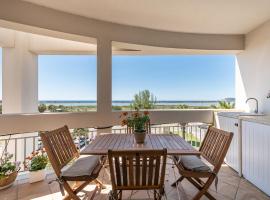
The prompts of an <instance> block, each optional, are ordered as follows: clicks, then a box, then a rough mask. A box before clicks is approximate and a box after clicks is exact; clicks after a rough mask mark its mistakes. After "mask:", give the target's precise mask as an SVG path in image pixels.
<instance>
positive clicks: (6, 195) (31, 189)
mask: <svg viewBox="0 0 270 200" xmlns="http://www.w3.org/2000/svg"><path fill="white" fill-rule="evenodd" d="M176 176H178V173H177V171H176V170H175V169H174V168H172V166H168V169H167V171H166V182H165V190H166V196H167V199H169V200H171V199H172V200H173V199H192V196H194V195H195V194H196V192H197V190H196V189H195V188H194V187H193V186H192V185H191V184H190V183H189V182H188V181H186V180H184V181H183V182H182V184H181V185H179V186H178V188H173V187H171V186H170V184H171V183H172V182H173V181H174V180H175V179H176V178H177V177H176ZM54 178H55V176H54V174H50V175H47V178H46V180H45V181H42V182H38V183H34V184H29V183H27V179H23V180H19V181H17V182H16V183H15V184H14V185H13V186H12V187H10V188H8V189H6V190H3V191H1V192H0V199H1V200H13V199H14V200H15V199H22V200H28V199H34V200H43V199H44V200H45V199H55V200H56V199H61V198H62V196H61V193H60V191H59V186H58V183H56V182H53V183H51V184H48V183H49V181H50V180H53V179H54ZM99 179H100V180H102V181H103V182H104V183H105V184H106V186H107V188H106V189H104V190H101V191H99V192H98V194H97V195H96V197H95V199H108V192H109V191H110V181H109V178H108V175H107V173H106V171H105V170H102V171H101V173H100V177H99ZM93 190H94V185H89V187H87V188H86V193H82V194H81V197H82V199H88V197H89V196H91V191H93ZM210 193H211V194H212V195H213V196H215V197H216V199H220V200H232V199H237V200H270V198H269V197H268V196H266V195H265V194H264V193H263V192H261V191H260V190H258V189H257V188H256V187H254V186H253V185H252V184H251V183H249V182H248V181H246V180H245V179H243V178H240V177H239V176H238V175H237V173H236V172H234V171H233V170H232V169H230V168H229V167H228V166H226V165H224V166H223V167H222V169H221V171H220V173H219V183H218V188H217V192H216V190H215V187H214V186H211V188H210ZM130 194H131V193H130V192H125V193H124V195H123V198H124V199H129V198H130ZM149 195H150V198H152V193H151V192H149V194H147V192H141V191H140V192H136V191H135V192H133V194H132V196H131V199H149ZM179 196H180V198H179ZM202 199H207V198H206V197H203V198H202Z"/></svg>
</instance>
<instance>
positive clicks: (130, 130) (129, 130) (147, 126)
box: [127, 120, 151, 133]
mask: <svg viewBox="0 0 270 200" xmlns="http://www.w3.org/2000/svg"><path fill="white" fill-rule="evenodd" d="M144 128H145V131H146V133H151V123H150V120H149V121H148V122H146V123H145V125H144ZM133 132H134V127H133V126H127V133H133Z"/></svg>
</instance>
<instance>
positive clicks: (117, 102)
mask: <svg viewBox="0 0 270 200" xmlns="http://www.w3.org/2000/svg"><path fill="white" fill-rule="evenodd" d="M218 102H219V101H218V100H213V101H178V100H175V101H174V100H164V101H157V102H156V104H157V105H180V104H182V105H183V104H185V105H188V106H211V105H217V104H218ZM232 102H233V101H232ZM39 103H40V104H46V105H56V106H57V105H63V106H96V105H97V102H96V101H93V100H54V101H53V100H44V101H39ZM131 103H132V101H129V100H114V101H112V105H113V106H129V105H130V104H131Z"/></svg>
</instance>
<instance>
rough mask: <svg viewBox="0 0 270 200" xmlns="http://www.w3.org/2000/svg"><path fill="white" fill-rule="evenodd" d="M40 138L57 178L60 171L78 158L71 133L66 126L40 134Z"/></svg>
mask: <svg viewBox="0 0 270 200" xmlns="http://www.w3.org/2000/svg"><path fill="white" fill-rule="evenodd" d="M40 136H41V140H42V143H43V145H44V148H45V150H46V152H47V154H48V157H49V160H50V162H51V164H52V167H53V169H54V171H55V173H56V175H57V176H58V177H59V176H60V175H61V169H62V168H63V167H64V166H65V165H67V164H68V163H69V162H70V161H71V160H73V159H74V158H76V157H78V156H79V152H78V150H77V148H76V145H75V144H74V141H73V139H72V136H71V133H70V131H69V129H68V127H67V126H63V127H61V128H58V129H56V130H52V131H46V132H40Z"/></svg>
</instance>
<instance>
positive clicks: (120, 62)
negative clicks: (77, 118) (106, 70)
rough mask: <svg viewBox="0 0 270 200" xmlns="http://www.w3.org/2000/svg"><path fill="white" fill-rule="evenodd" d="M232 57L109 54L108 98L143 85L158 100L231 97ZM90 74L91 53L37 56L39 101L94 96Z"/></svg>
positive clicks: (131, 92) (128, 94)
mask: <svg viewBox="0 0 270 200" xmlns="http://www.w3.org/2000/svg"><path fill="white" fill-rule="evenodd" d="M0 54H2V50H1V48H0ZM234 59H235V57H234V56H233V55H192V56H113V77H112V82H113V84H112V87H113V88H112V98H113V100H130V99H132V98H133V96H134V94H135V93H137V92H138V91H140V90H144V89H149V90H150V91H151V92H152V93H154V95H155V96H156V97H157V99H158V100H217V99H223V98H226V97H234V96H235V95H234V92H235V91H234V87H235V80H234V70H235V69H234V62H235V60H234ZM0 67H1V68H2V56H0ZM0 71H1V72H0V75H1V77H2V70H0ZM96 73H97V70H96V56H70V55H69V56H52V55H48V56H45V55H42V56H39V87H38V88H39V100H96V93H97V89H96V88H97V78H96ZM1 85H2V81H1ZM0 94H1V97H2V87H0Z"/></svg>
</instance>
